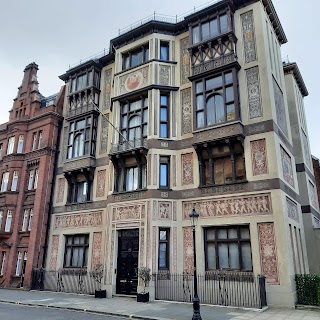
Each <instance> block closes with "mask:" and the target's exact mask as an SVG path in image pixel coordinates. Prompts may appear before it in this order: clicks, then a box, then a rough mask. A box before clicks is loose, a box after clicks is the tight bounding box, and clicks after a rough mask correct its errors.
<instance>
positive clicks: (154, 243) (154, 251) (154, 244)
mask: <svg viewBox="0 0 320 320" xmlns="http://www.w3.org/2000/svg"><path fill="white" fill-rule="evenodd" d="M156 270H157V227H152V273H155V272H156Z"/></svg>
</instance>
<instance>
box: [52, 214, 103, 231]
mask: <svg viewBox="0 0 320 320" xmlns="http://www.w3.org/2000/svg"><path fill="white" fill-rule="evenodd" d="M101 225H102V211H96V212H86V213H75V214H64V215H61V216H60V215H59V216H58V215H56V216H55V217H54V223H53V229H65V228H83V227H99V226H101Z"/></svg>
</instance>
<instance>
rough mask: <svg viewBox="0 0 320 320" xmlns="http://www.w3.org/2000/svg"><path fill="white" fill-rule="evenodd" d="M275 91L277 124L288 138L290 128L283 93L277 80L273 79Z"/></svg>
mask: <svg viewBox="0 0 320 320" xmlns="http://www.w3.org/2000/svg"><path fill="white" fill-rule="evenodd" d="M273 91H274V103H275V107H276V115H277V124H278V126H279V128H280V129H281V130H282V131H283V133H284V134H285V135H286V137H288V126H287V118H286V110H285V106H284V100H283V93H282V91H281V89H280V87H279V85H278V84H277V82H276V80H274V79H273Z"/></svg>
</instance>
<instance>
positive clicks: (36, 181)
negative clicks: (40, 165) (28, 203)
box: [33, 169, 39, 189]
mask: <svg viewBox="0 0 320 320" xmlns="http://www.w3.org/2000/svg"><path fill="white" fill-rule="evenodd" d="M38 180H39V169H36V170H35V174H34V182H33V189H37V187H38Z"/></svg>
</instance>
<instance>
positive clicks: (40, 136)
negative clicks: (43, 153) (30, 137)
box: [38, 130, 42, 149]
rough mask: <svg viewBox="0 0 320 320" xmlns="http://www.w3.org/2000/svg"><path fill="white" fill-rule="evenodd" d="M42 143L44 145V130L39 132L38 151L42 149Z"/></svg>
mask: <svg viewBox="0 0 320 320" xmlns="http://www.w3.org/2000/svg"><path fill="white" fill-rule="evenodd" d="M41 143H42V130H41V131H39V138H38V149H40V148H41Z"/></svg>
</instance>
